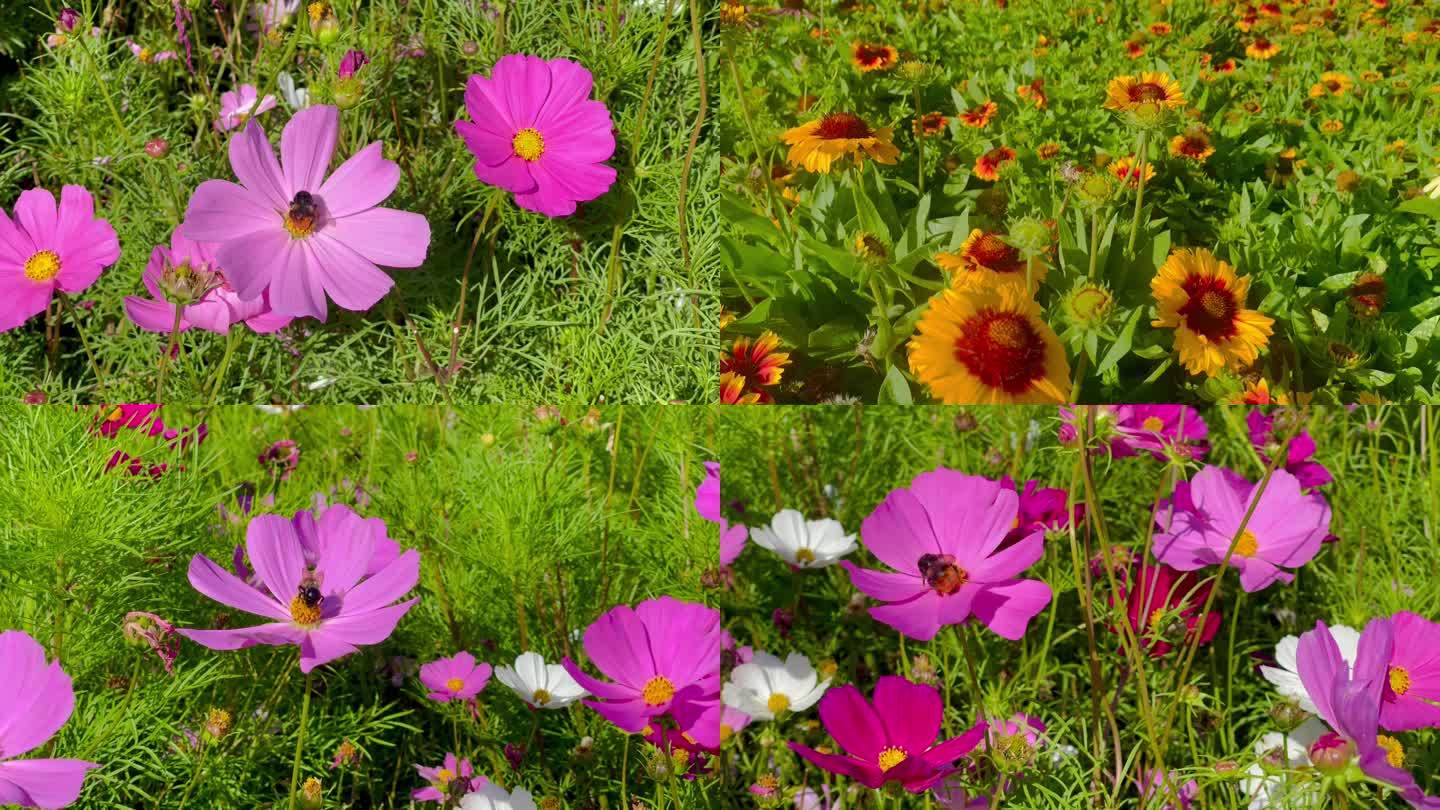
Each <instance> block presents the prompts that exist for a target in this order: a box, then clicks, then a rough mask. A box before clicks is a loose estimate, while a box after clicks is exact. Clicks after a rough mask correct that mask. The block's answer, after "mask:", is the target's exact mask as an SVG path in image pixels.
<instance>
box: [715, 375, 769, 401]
mask: <svg viewBox="0 0 1440 810" xmlns="http://www.w3.org/2000/svg"><path fill="white" fill-rule="evenodd" d="M759 403H760V392H759V391H746V390H745V378H744V377H741V376H740V375H739V374H736V373H735V372H733V371H726V372H723V373H721V374H720V404H721V405H758V404H759Z"/></svg>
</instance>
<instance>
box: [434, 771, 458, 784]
mask: <svg viewBox="0 0 1440 810" xmlns="http://www.w3.org/2000/svg"><path fill="white" fill-rule="evenodd" d="M453 781H455V772H454V771H452V770H450V769H449V768H441V769H440V770H438V771H436V772H435V784H437V785H439V786H440V787H442V788H444V787H448V786H449V785H450V783H451V782H453Z"/></svg>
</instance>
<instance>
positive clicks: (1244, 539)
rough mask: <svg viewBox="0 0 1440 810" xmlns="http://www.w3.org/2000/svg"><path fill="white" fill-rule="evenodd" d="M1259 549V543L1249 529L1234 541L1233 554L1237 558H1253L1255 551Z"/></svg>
mask: <svg viewBox="0 0 1440 810" xmlns="http://www.w3.org/2000/svg"><path fill="white" fill-rule="evenodd" d="M1259 548H1260V541H1258V540H1256V539H1255V535H1254V534H1253V533H1251V531H1250V530H1249V529H1246V530H1245V531H1243V532H1241V533H1240V539H1239V540H1236V541H1235V554H1236V556H1239V557H1253V556H1255V551H1256V550H1257V549H1259Z"/></svg>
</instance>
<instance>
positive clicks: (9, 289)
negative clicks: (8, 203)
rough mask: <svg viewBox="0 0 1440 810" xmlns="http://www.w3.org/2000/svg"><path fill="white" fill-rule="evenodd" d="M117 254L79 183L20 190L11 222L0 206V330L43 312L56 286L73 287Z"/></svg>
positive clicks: (117, 246) (106, 228) (88, 281)
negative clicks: (57, 193) (55, 189)
mask: <svg viewBox="0 0 1440 810" xmlns="http://www.w3.org/2000/svg"><path fill="white" fill-rule="evenodd" d="M119 258H120V240H119V239H117V238H116V236H115V229H114V228H112V227H110V223H109V222H106V221H105V220H103V219H99V218H97V217H96V216H95V199H94V198H93V197H91V196H90V192H89V191H86V190H85V188H84V187H83V186H65V187H64V188H62V189H61V190H60V206H59V208H58V209H57V208H56V206H55V195H53V194H51V193H50V192H49V191H47V190H45V189H43V188H32V189H29V190H28V191H22V192H20V197H19V199H17V200H16V201H15V220H14V221H13V222H12V221H11V220H10V218H9V217H8V216H6V215H5V211H4V210H3V209H0V332H5V331H9V330H11V329H14V328H15V327H17V326H19V325H20V324H22V323H24V322H25V321H27V320H29V319H30V318H31V317H33V316H35V315H38V314H40V313H41V312H44V311H45V309H46V308H47V307H49V306H50V299H51V297H52V296H54V294H55V291H56V290H57V289H58V290H60V291H62V292H66V293H77V292H80V291H81V290H83V289H85V288H86V287H89V286H90V285H91V284H94V283H95V279H97V278H99V277H100V271H102V270H104V269H105V268H106V267H109V266H110V265H112V264H114V263H115V261H116V260H117V259H119Z"/></svg>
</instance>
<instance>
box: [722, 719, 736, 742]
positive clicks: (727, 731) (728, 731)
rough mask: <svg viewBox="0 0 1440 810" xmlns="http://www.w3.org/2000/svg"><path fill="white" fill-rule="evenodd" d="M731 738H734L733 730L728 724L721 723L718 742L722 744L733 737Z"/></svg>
mask: <svg viewBox="0 0 1440 810" xmlns="http://www.w3.org/2000/svg"><path fill="white" fill-rule="evenodd" d="M733 736H735V729H734V728H732V727H731V726H730V724H729V723H721V724H720V742H722V743H723V742H725V741H726V740H728V739H730V738H731V737H733Z"/></svg>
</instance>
